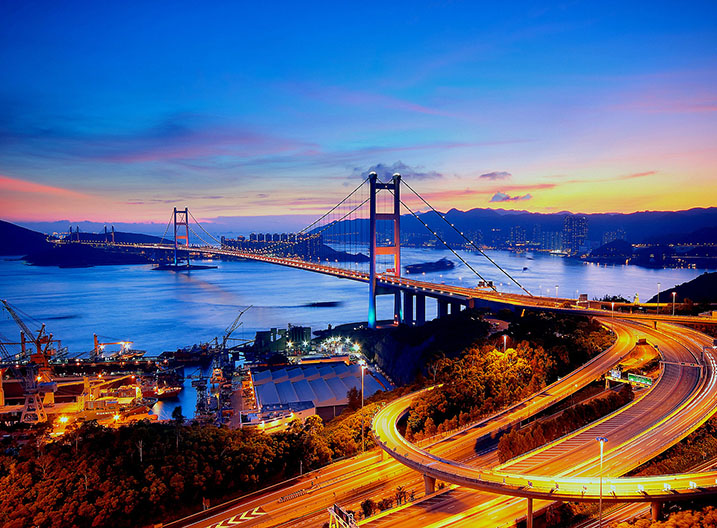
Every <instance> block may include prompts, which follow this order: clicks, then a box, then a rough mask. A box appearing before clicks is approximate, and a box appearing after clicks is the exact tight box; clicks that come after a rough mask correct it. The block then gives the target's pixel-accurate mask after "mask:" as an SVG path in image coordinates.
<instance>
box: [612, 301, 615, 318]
mask: <svg viewBox="0 0 717 528" xmlns="http://www.w3.org/2000/svg"><path fill="white" fill-rule="evenodd" d="M612 318H613V319H615V303H614V302H613V303H612Z"/></svg>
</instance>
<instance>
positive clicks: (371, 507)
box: [361, 499, 376, 518]
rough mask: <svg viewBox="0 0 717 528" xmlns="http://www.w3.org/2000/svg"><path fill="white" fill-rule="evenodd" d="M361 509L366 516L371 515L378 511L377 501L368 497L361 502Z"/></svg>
mask: <svg viewBox="0 0 717 528" xmlns="http://www.w3.org/2000/svg"><path fill="white" fill-rule="evenodd" d="M361 511H362V512H363V516H364V518H366V517H371V516H372V515H373V512H375V511H376V503H375V502H374V501H372V500H371V499H366V500H365V501H363V502H362V503H361Z"/></svg>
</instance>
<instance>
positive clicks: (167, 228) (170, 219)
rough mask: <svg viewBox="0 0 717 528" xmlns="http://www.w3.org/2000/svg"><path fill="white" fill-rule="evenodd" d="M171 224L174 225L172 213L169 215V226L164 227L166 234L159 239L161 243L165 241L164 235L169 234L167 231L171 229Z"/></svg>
mask: <svg viewBox="0 0 717 528" xmlns="http://www.w3.org/2000/svg"><path fill="white" fill-rule="evenodd" d="M170 225H172V215H169V222H167V227H165V228H164V234H163V235H162V238H160V239H159V243H160V244H161V243H162V242H163V241H164V237H166V236H167V231H169V226H170Z"/></svg>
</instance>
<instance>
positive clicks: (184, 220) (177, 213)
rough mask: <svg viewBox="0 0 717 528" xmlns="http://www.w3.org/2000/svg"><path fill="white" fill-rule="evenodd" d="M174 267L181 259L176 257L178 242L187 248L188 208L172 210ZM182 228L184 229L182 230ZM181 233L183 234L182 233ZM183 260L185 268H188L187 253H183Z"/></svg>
mask: <svg viewBox="0 0 717 528" xmlns="http://www.w3.org/2000/svg"><path fill="white" fill-rule="evenodd" d="M173 219H174V265H175V266H177V265H178V261H179V260H181V258H182V257H179V256H178V254H177V253H178V252H177V249H178V248H179V246H180V244H179V241H180V240H181V241H182V242H183V243H182V244H181V245H183V246H185V247H187V248H189V208H187V207H185V208H184V211H182V210H181V209H179V210H178V209H177V208H176V207H175V208H174V217H173ZM182 227H184V229H183V230H182ZM182 232H183V233H182ZM183 258H184V260H186V264H187V266H189V251H186V252H185V256H184V257H183Z"/></svg>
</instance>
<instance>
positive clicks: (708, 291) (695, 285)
mask: <svg viewBox="0 0 717 528" xmlns="http://www.w3.org/2000/svg"><path fill="white" fill-rule="evenodd" d="M672 292H676V293H677V295H675V302H678V303H681V302H684V300H685V299H690V300H692V301H693V302H696V303H717V272H713V273H708V272H705V273H703V274H702V275H700V276H698V277H695V278H694V279H692V280H691V281H689V282H683V283H682V284H678V285H677V286H675V287H674V288H670V289H669V290H664V291H661V292H660V295H659V297H660V301H661V302H663V303H665V302H667V303H669V302H670V301H672ZM657 297H658V296H657V295H655V296H654V297H652V298H651V299H649V300H648V301H647V302H648V303H654V302H657Z"/></svg>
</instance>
